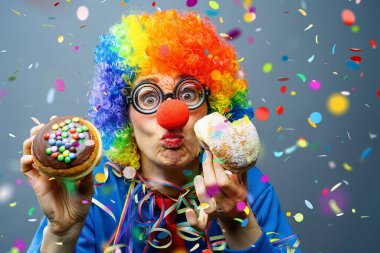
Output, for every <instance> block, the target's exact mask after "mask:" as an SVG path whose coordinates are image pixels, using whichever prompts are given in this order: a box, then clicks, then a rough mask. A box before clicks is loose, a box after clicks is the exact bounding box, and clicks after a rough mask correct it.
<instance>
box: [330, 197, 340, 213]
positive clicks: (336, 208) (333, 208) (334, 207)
mask: <svg viewBox="0 0 380 253" xmlns="http://www.w3.org/2000/svg"><path fill="white" fill-rule="evenodd" d="M329 206H330V209H331V211H333V212H334V213H335V214H339V213H342V209H340V207H339V206H338V204H337V203H336V201H335V199H330V201H329Z"/></svg>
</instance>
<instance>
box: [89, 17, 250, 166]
mask: <svg viewBox="0 0 380 253" xmlns="http://www.w3.org/2000/svg"><path fill="white" fill-rule="evenodd" d="M94 53H95V64H96V71H95V78H94V82H93V85H92V87H91V89H90V92H89V94H88V96H89V103H90V108H89V112H88V115H89V117H90V118H91V120H92V122H93V123H94V124H95V126H96V127H97V128H98V129H99V130H100V132H101V136H102V142H103V147H104V149H105V152H106V156H107V158H108V159H109V160H110V161H113V162H115V163H118V164H119V165H121V166H132V167H134V168H135V169H136V170H138V169H139V168H140V162H139V160H140V154H139V149H138V146H137V143H136V141H135V140H134V137H133V135H132V132H133V126H132V125H131V123H130V120H129V108H128V106H127V104H126V102H125V99H124V95H123V93H122V92H121V90H122V89H123V88H124V89H126V88H127V89H132V88H133V85H134V84H133V81H134V80H135V79H136V77H138V76H140V75H143V76H145V75H149V74H150V73H152V72H153V71H154V72H155V73H172V72H175V73H181V74H184V75H191V76H194V77H195V78H197V79H198V80H199V81H201V83H202V84H203V85H206V86H207V87H208V88H209V89H210V93H211V95H210V97H209V105H210V108H208V113H211V112H219V113H220V114H222V115H224V116H225V117H227V118H228V119H229V120H230V121H233V120H236V119H240V118H242V117H244V116H245V115H247V116H248V117H249V118H250V119H252V118H253V116H254V113H253V109H252V107H251V101H249V100H248V99H247V96H246V95H247V91H248V83H247V81H246V80H244V79H241V78H239V77H238V75H237V73H238V69H239V63H238V62H237V59H236V52H235V49H234V48H233V47H232V46H231V45H230V44H228V43H227V42H226V41H225V39H224V38H221V37H220V36H219V35H218V34H217V33H216V28H215V26H214V25H213V24H211V23H210V21H209V19H208V18H207V17H200V15H199V14H198V13H196V12H189V11H186V12H183V13H178V12H177V11H176V10H167V11H158V12H155V13H154V14H149V13H144V14H141V15H135V14H133V15H132V14H131V15H127V16H123V17H122V21H121V23H118V24H115V25H114V26H112V27H111V28H110V30H109V34H107V35H101V36H100V41H99V44H98V45H97V46H96V48H95V50H94Z"/></svg>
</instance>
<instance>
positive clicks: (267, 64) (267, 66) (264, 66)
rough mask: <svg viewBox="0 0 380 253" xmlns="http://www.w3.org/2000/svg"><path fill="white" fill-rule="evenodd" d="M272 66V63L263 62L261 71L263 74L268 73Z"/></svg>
mask: <svg viewBox="0 0 380 253" xmlns="http://www.w3.org/2000/svg"><path fill="white" fill-rule="evenodd" d="M272 68H273V66H272V63H270V62H267V63H265V64H264V65H263V72H264V73H265V74H268V73H269V72H271V71H272Z"/></svg>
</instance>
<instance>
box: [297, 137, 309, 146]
mask: <svg viewBox="0 0 380 253" xmlns="http://www.w3.org/2000/svg"><path fill="white" fill-rule="evenodd" d="M297 146H298V147H300V148H306V147H307V146H309V143H308V142H307V140H306V139H305V138H304V137H301V138H299V139H298V141H297Z"/></svg>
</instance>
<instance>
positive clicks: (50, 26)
mask: <svg viewBox="0 0 380 253" xmlns="http://www.w3.org/2000/svg"><path fill="white" fill-rule="evenodd" d="M41 26H42V27H46V28H54V25H50V24H42V25H41Z"/></svg>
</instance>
